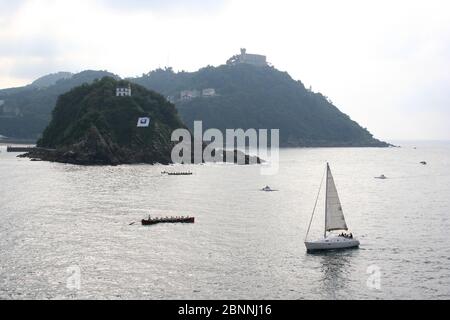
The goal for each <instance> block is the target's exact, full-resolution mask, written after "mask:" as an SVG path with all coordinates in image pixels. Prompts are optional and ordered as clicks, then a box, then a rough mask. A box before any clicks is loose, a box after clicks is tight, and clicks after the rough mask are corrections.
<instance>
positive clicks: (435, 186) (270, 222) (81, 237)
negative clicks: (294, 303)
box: [0, 143, 450, 299]
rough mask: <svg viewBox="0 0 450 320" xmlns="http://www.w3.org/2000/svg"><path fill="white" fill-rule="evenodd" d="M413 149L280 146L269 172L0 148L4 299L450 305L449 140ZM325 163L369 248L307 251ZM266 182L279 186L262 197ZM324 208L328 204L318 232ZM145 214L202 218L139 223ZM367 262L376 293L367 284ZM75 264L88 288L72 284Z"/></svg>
mask: <svg viewBox="0 0 450 320" xmlns="http://www.w3.org/2000/svg"><path fill="white" fill-rule="evenodd" d="M415 146H417V149H414V148H413V145H412V144H403V148H389V149H284V150H281V151H280V152H281V154H280V171H279V173H278V174H277V175H274V176H263V175H261V174H260V167H259V166H235V165H213V164H208V165H200V166H183V167H180V166H174V167H169V168H168V167H164V166H149V165H135V166H118V167H81V166H73V165H64V164H56V163H47V162H31V161H29V160H28V159H18V158H15V155H16V154H8V153H6V151H5V148H4V147H1V151H2V152H1V153H0V181H1V183H0V219H1V221H2V223H1V224H0V299H12V298H16V299H28V298H31V299H37V298H43V299H56V298H74V299H85V298H87V299H99V298H111V299H115V298H121V299H141V298H145V299H309V298H312V299H371V298H376V299H391V298H404V299H419V298H424V299H432V298H437V299H444V298H446V299H448V298H450V241H449V240H450V239H449V232H448V230H450V221H449V213H450V212H449V209H450V199H449V194H450V143H420V144H415ZM423 160H425V161H427V162H428V165H427V166H422V165H420V164H419V162H420V161H423ZM326 161H328V162H329V163H330V165H331V169H332V172H333V175H334V177H335V182H336V185H337V189H338V192H339V194H340V197H341V201H342V204H343V210H344V214H345V216H346V220H347V223H348V225H349V227H350V228H351V230H352V232H353V233H354V235H356V236H357V237H359V238H360V240H361V248H360V249H359V250H350V251H342V252H330V253H327V254H314V255H309V254H306V250H305V246H304V244H303V241H304V237H305V233H306V229H307V227H308V222H309V219H310V216H311V212H312V208H313V205H314V200H315V197H316V195H317V191H318V187H319V184H320V180H321V178H322V175H323V173H324V170H325V163H326ZM164 170H173V171H175V170H182V171H187V170H191V171H193V173H194V175H193V176H175V177H173V176H166V175H164V176H163V175H161V171H164ZM380 174H385V175H386V176H387V177H388V178H389V179H387V180H377V179H374V177H375V176H379V175H380ZM266 185H269V186H271V187H272V188H274V189H278V190H279V191H278V192H270V193H265V192H261V191H259V190H260V189H261V188H262V187H264V186H266ZM323 207H324V206H323V197H321V201H320V202H319V206H318V208H317V213H316V216H315V220H314V222H313V232H312V234H311V237H312V238H314V237H319V236H321V234H322V230H323V210H324V209H323ZM149 214H152V215H154V216H172V215H173V216H175V215H177V216H179V215H192V216H195V217H196V223H195V224H193V225H156V226H152V227H143V226H141V225H140V223H136V224H134V225H130V223H131V222H139V221H140V220H141V219H142V218H145V217H147V216H148V215H149ZM371 266H376V267H377V268H379V270H380V272H381V274H380V281H381V288H380V289H379V290H377V289H373V288H369V287H368V286H367V280H368V278H369V276H370V275H369V274H368V273H367V270H368V268H369V267H371ZM71 267H78V268H80V270H81V288H80V290H69V289H68V288H67V280H68V277H69V276H70V273H69V272H68V268H71Z"/></svg>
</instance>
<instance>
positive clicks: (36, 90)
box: [0, 70, 119, 140]
mask: <svg viewBox="0 0 450 320" xmlns="http://www.w3.org/2000/svg"><path fill="white" fill-rule="evenodd" d="M105 76H110V77H114V78H116V79H118V78H119V77H117V76H115V75H114V74H112V73H109V72H106V71H91V70H88V71H83V72H80V73H78V74H75V75H71V74H69V73H65V72H60V73H57V74H53V75H48V76H44V77H42V78H39V79H37V80H36V81H34V82H33V83H32V84H30V85H28V86H25V87H20V88H12V89H4V90H0V100H3V101H4V106H3V108H2V106H0V134H1V135H4V136H7V137H12V138H20V139H34V140H37V139H38V138H39V137H40V135H41V134H42V131H44V129H45V127H46V126H47V125H48V123H49V122H50V119H51V112H52V110H53V109H54V108H55V105H56V100H57V99H58V96H59V95H61V94H63V93H66V92H68V91H69V90H71V89H72V88H74V87H76V86H79V85H81V84H83V83H92V82H93V81H94V80H95V79H100V78H103V77H105ZM5 109H6V110H7V111H6V112H5ZM8 111H9V112H8Z"/></svg>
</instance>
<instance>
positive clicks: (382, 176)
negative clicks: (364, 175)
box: [375, 174, 387, 180]
mask: <svg viewBox="0 0 450 320" xmlns="http://www.w3.org/2000/svg"><path fill="white" fill-rule="evenodd" d="M375 179H381V180H385V179H387V177H386V176H385V175H384V174H382V175H381V176H379V177H375Z"/></svg>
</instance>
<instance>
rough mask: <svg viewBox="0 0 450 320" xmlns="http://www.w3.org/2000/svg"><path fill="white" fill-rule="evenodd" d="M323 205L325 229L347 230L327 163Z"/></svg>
mask: <svg viewBox="0 0 450 320" xmlns="http://www.w3.org/2000/svg"><path fill="white" fill-rule="evenodd" d="M325 201H326V205H325V231H334V230H348V228H347V223H346V222H345V217H344V212H343V211H342V205H341V201H340V200H339V195H338V192H337V189H336V185H335V183H334V179H333V175H332V174H331V169H330V166H329V165H328V164H327V188H326V200H325Z"/></svg>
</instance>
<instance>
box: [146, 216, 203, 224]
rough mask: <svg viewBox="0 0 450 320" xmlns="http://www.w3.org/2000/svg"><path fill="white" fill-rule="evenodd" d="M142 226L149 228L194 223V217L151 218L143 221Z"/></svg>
mask: <svg viewBox="0 0 450 320" xmlns="http://www.w3.org/2000/svg"><path fill="white" fill-rule="evenodd" d="M141 222H142V225H143V226H151V225H155V224H159V223H195V218H194V217H165V218H152V217H148V219H143V220H142V221H141Z"/></svg>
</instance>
